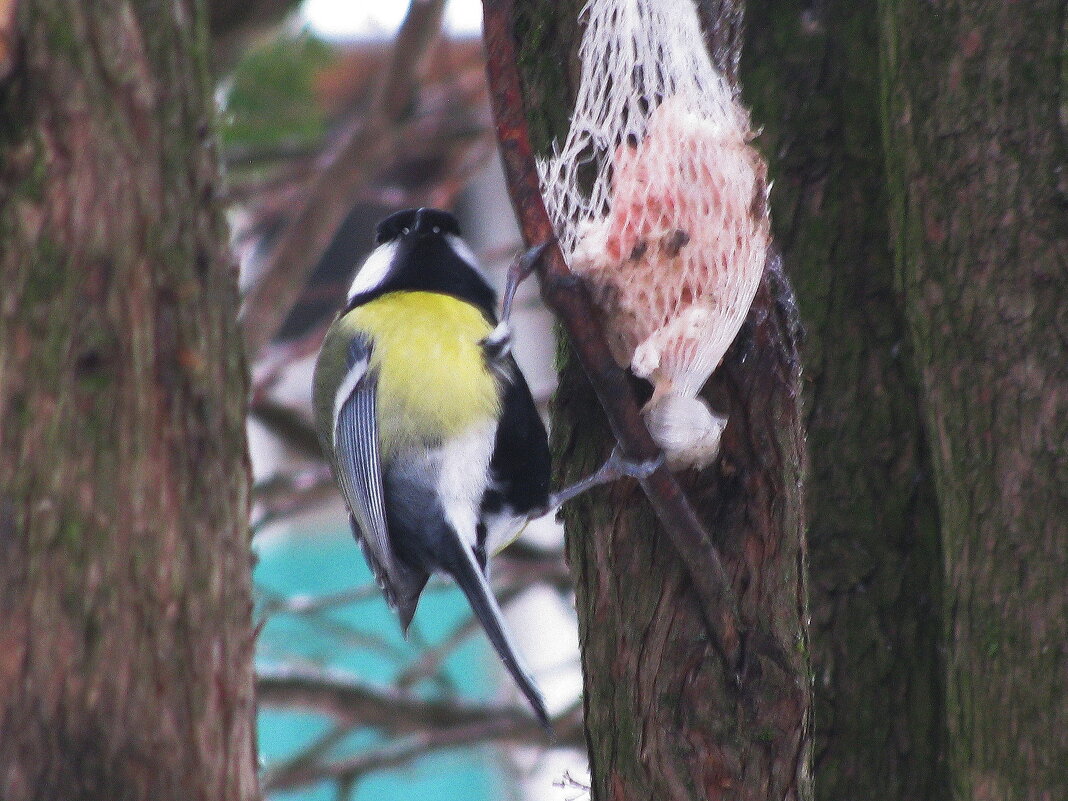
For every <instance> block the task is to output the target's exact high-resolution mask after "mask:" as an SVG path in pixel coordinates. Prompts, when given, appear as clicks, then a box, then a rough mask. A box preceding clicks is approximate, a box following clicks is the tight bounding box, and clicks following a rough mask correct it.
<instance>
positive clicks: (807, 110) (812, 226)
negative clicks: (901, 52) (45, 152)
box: [741, 0, 947, 801]
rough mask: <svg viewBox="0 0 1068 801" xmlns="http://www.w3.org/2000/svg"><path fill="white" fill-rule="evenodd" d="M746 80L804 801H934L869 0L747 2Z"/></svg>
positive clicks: (935, 548)
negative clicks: (795, 510)
mask: <svg viewBox="0 0 1068 801" xmlns="http://www.w3.org/2000/svg"><path fill="white" fill-rule="evenodd" d="M747 23H748V24H747V38H746V47H745V50H744V52H743V58H742V65H741V73H742V81H743V83H744V84H745V87H746V93H745V97H746V99H747V100H748V101H749V102H750V103H752V104H753V109H754V117H755V120H754V122H755V125H757V126H760V127H762V128H763V133H762V135H761V137H760V141H759V144H760V146H761V149H762V151H763V152H764V153H765V154H767V156H768V158H769V161H770V166H771V172H772V175H773V177H774V179H775V183H774V190H773V191H772V195H771V200H772V221H773V223H774V225H775V234H776V239H777V241H778V242H780V243H781V245H782V247H783V257H784V261H785V262H786V267H787V272H788V273H789V275H790V277H791V279H792V280H793V283H794V286H796V287H797V294H798V303H799V307H800V311H801V319H802V320H803V321H804V324H805V329H806V337H805V346H804V349H803V353H804V364H805V370H804V375H805V378H806V381H805V395H804V397H805V405H806V410H807V414H806V429H807V434H808V449H809V456H810V472H809V479H808V482H807V485H806V486H807V495H808V517H809V547H810V555H811V559H810V587H811V605H812V629H811V639H812V661H813V675H814V676H815V699H814V717H815V738H816V757H815V764H816V770H815V785H816V797H817V798H819V799H826V801H839V799H845V798H865V799H873V801H874V799H900V801H906V800H907V801H923V800H924V799H929V800H930V801H935V799H939V800H940V799H944V798H945V797H946V794H947V792H946V784H945V763H944V759H943V756H942V753H943V752H942V748H943V744H944V740H945V737H944V726H945V724H944V698H943V689H942V687H943V680H942V673H943V669H942V665H941V660H940V654H941V649H940V647H939V645H940V641H941V635H942V630H941V617H942V613H941V596H940V593H941V561H940V560H941V552H940V543H939V529H938V513H937V508H936V504H935V500H934V486H933V478H932V471H931V467H930V459H929V455H928V454H927V447H926V441H925V437H924V433H923V429H922V420H921V415H920V411H919V388H918V382H917V380H916V378H915V372H914V367H913V361H912V358H911V353H910V349H909V344H908V334H907V330H906V324H905V319H904V314H903V311H902V305H901V298H900V294H899V292H898V291H897V289H896V288H895V283H894V271H893V260H892V256H891V252H890V237H889V222H888V220H887V216H886V215H887V201H886V193H885V190H884V187H885V185H886V175H885V163H884V159H883V153H882V149H881V145H880V140H881V130H880V110H881V108H880V103H879V88H880V87H879V73H878V69H879V55H878V19H877V10H876V7H875V5H874V4H872V3H850V2H843V1H839V0H836V1H835V2H829V3H823V4H817V5H815V6H813V5H812V4H810V3H802V2H796V1H795V2H781V1H780V0H750V2H749V3H748V8H747Z"/></svg>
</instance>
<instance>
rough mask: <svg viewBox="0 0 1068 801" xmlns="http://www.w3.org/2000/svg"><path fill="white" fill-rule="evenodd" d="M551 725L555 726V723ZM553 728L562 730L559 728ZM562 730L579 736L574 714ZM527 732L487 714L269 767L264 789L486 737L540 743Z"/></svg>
mask: <svg viewBox="0 0 1068 801" xmlns="http://www.w3.org/2000/svg"><path fill="white" fill-rule="evenodd" d="M554 725H557V726H559V724H558V723H557V724H554ZM557 731H558V732H560V733H561V734H563V733H564V730H561V729H557ZM566 732H567V734H568V741H569V742H570V741H572V740H574V739H575V738H576V737H578V736H580V734H581V732H580V731H579V728H578V722H577V716H576V715H574V714H572V716H571V719H570V720H569V721H568V727H567V729H566ZM530 734H531V733H530V732H529V731H528V729H527V726H526V724H525V723H522V722H519V721H515V720H509V719H506V718H487V719H485V720H481V721H473V722H471V723H467V724H464V725H461V726H454V727H450V728H445V729H440V730H436V731H423V732H419V733H416V734H413V735H411V736H408V737H405V738H403V739H400V740H396V741H394V742H391V743H388V744H387V745H384V746H382V747H380V748H375V749H373V750H370V751H367V752H365V753H362V754H357V755H355V756H352V757H349V758H347V759H339V760H336V761H333V762H321V761H312V762H310V763H302V764H300V765H298V766H294V767H292V768H290V769H288V770H281V769H279V770H278V771H271V772H270V773H268V774H267V776H266V777H264V781H263V784H264V787H265V788H266V789H268V790H283V789H291V788H293V787H299V786H301V785H306V784H312V783H315V782H319V781H323V780H324V779H334V780H335V781H339V782H351V781H354V780H357V779H359V778H360V777H362V776H364V775H366V774H368V773H370V772H372V771H375V770H383V769H386V768H393V767H397V766H399V765H405V764H408V763H409V762H412V761H414V760H416V759H419V758H421V757H423V756H426V755H427V754H430V753H432V752H434V751H440V750H444V749H448V748H458V747H460V746H467V745H474V744H476V743H483V742H490V741H493V742H501V741H509V740H510V741H513V742H518V743H536V744H538V745H540V744H541V743H540V742H538V740H537V735H535V736H534V738H533V739H532V738H531V736H530ZM542 737H544V734H542Z"/></svg>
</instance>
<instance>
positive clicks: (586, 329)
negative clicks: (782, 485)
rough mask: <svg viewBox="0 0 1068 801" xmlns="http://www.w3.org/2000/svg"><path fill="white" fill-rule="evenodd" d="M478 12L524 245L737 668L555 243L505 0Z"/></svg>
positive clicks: (684, 526) (671, 482)
mask: <svg viewBox="0 0 1068 801" xmlns="http://www.w3.org/2000/svg"><path fill="white" fill-rule="evenodd" d="M483 11H484V16H483V30H484V35H485V42H486V56H487V59H486V60H487V64H486V68H487V74H488V78H489V88H490V103H491V104H492V107H493V116H494V119H495V121H496V127H497V141H498V142H499V143H500V148H501V157H502V161H503V164H504V172H505V177H506V179H507V182H508V191H509V194H510V195H511V197H512V205H513V206H514V207H515V211H516V216H517V217H518V219H519V224H520V229H521V230H522V232H523V239H524V240H525V242H526V244H527V246H528V247H531V246H533V245H535V244H540V243H543V242H549V241H551V242H552V244H551V245H550V247H549V248H548V249H547V250H546V251H545V255H544V257H543V258H542V259H541V260H540V263H539V264H538V266H537V272H538V278H539V281H540V284H541V294H542V297H543V298H544V300H545V304H546V305H547V306H548V307H549V308H550V309H552V311H553V312H554V313H555V314H556V316H557V317H559V318H560V320H561V322H562V323H563V325H564V328H565V329H566V330H567V334H568V338H569V339H570V341H571V346H572V348H573V349H574V351H575V355H576V356H577V357H578V359H579V362H580V363H581V364H582V367H583V369H584V370H585V372H586V375H587V376H588V377H589V379H590V383H591V384H592V386H593V388H594V391H595V392H596V393H597V397H598V398H599V400H600V402H601V406H602V407H603V408H604V411H605V414H606V415H607V417H608V423H609V425H610V427H611V429H612V433H613V434H614V435H615V438H616V441H617V442H618V443H619V447H620V450H621V451H622V453H623V455H624V456H625V457H626V458H627V459H628V460H629V461H632V462H636V463H653V462H655V461H656V460H658V459H660V460H661V464H660V467H659V468H658V469H657V470H656V471H655V472H653V473H652V474H651V475H649V476H648V477H647V478H644V479H642V480H641V481H640V483H641V486H642V489H643V490H644V491H645V495H646V497H648V499H649V503H650V504H651V505H652V507H653V510H654V511H655V512H656V515H657V517H658V518H659V519H660V522H661V523H662V524H663V526H664V530H665V532H666V533H667V535H668V537H669V539H670V540H671V542H672V544H673V545H674V547H675V549H676V551H677V552H678V554H679V556H680V557H681V559H682V562H683V564H684V565H685V567H686V570H687V573H688V574H689V577H690V581H691V583H692V584H693V587H694V590H695V592H696V593H697V596H698V599H699V601H700V604H701V611H702V614H703V616H704V621H705V626H706V628H707V629H708V632H709V635H710V637H711V638H712V642H713V643H714V644H715V646H716V647H717V649H718V650H719V652H720V654H721V655H722V656H723V658H724V659H725V661H726V663H727V666H728V669H730V670H731V671H732V672H733V671H736V670H737V669H738V667H739V665H740V662H741V659H740V656H741V623H740V619H739V614H738V601H737V598H736V597H735V594H734V590H733V588H732V587H731V583H730V579H729V578H728V576H727V572H726V570H725V569H724V567H723V563H722V561H721V560H720V557H719V553H718V552H717V551H716V548H715V546H714V545H713V544H712V541H711V539H710V537H709V536H708V534H707V533H706V532H705V530H704V527H703V526H702V524H701V521H700V520H699V519H698V517H697V515H696V513H695V512H694V511H693V508H692V507H691V506H690V503H689V501H688V500H687V499H686V496H685V494H684V493H683V491H682V488H681V487H680V486H679V483H678V482H677V481H676V480H675V477H674V476H673V475H672V473H671V471H670V470H669V469H668V468H667V467H666V466H665V465H664V464H663V461H662V455H661V453H660V449H659V448H658V447H657V445H656V443H655V442H654V441H653V438H652V436H650V434H649V430H648V429H647V428H646V427H645V423H644V421H643V420H642V417H641V413H640V411H639V409H638V404H637V402H636V401H635V399H634V396H633V394H632V392H631V390H630V387H629V385H628V383H627V379H626V374H625V373H624V371H623V370H622V368H620V367H619V366H618V365H617V364H616V362H615V359H614V358H613V357H612V354H611V352H610V351H609V349H608V345H607V344H606V342H605V338H604V333H603V332H602V330H601V327H600V325H599V323H598V322H597V317H596V315H595V314H594V313H593V306H592V304H591V302H590V299H589V295H588V293H587V291H586V288H585V286H584V285H583V284H582V282H581V281H580V280H579V279H578V278H577V277H576V276H575V274H574V273H572V272H571V270H570V268H569V267H568V266H567V263H566V261H565V260H564V255H563V253H562V252H561V250H560V247H559V246H558V244H557V243H556V241H555V234H554V231H553V227H552V223H551V222H550V221H549V215H548V214H547V213H546V211H545V205H544V202H543V201H542V196H541V189H540V185H539V180H538V173H537V169H536V167H535V163H534V151H533V148H532V147H531V144H530V138H529V136H528V133H527V123H526V117H525V113H524V109H523V95H522V89H521V84H520V79H519V72H518V69H517V66H516V53H515V44H514V42H513V39H512V2H511V0H483Z"/></svg>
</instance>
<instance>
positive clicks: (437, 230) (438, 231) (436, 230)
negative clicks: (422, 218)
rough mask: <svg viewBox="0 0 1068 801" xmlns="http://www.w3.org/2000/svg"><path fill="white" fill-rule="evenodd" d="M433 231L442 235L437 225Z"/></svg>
mask: <svg viewBox="0 0 1068 801" xmlns="http://www.w3.org/2000/svg"><path fill="white" fill-rule="evenodd" d="M433 230H434V233H435V234H440V233H441V229H440V228H438V226H436V225H435V226H434V229H433Z"/></svg>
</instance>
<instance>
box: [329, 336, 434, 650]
mask: <svg viewBox="0 0 1068 801" xmlns="http://www.w3.org/2000/svg"><path fill="white" fill-rule="evenodd" d="M358 349H359V350H358ZM353 351H357V352H353ZM369 354H370V350H369V348H368V347H367V346H366V344H363V343H361V342H358V341H354V342H353V344H352V346H350V353H349V363H350V369H351V368H355V369H359V365H360V362H363V364H364V365H366V364H367V359H368V356H369ZM376 388H377V381H376V377H375V374H374V372H373V371H372V370H369V369H368V370H366V372H365V373H364V374H363V375H362V376H361V377H360V379H359V380H358V381H357V382H356V384H355V386H354V387H353V388H352V391H351V392H350V394H349V396H348V397H347V398H346V399H345V400H344V401H342V402H341V405H340V407H339V408H338V411H337V418H336V420H335V421H334V457H335V461H336V471H337V477H338V484H339V485H340V487H341V494H342V495H344V497H345V503H346V505H347V506H348V508H349V512H350V513H351V514H350V520H351V522H352V526H353V533H354V534H355V535H356V538H357V540H358V541H359V542H360V545H361V547H362V548H363V551H364V554H365V556H366V557H367V562H368V564H370V566H371V569H372V571H373V572H374V574H375V578H376V580H377V581H378V583H379V585H380V586H381V587H382V590H383V592H384V593H385V595H386V600H387V601H389V603H390V605H392V606H393V607H394V608H395V609H397V611H398V612H399V613H400V616H401V623H402V625H403V627H404V628H405V629H407V627H408V623H410V621H411V618H412V615H413V614H414V613H415V601H417V600H418V595H419V591H420V590H421V589H422V587H423V585H424V584H425V583H426V576H425V574H422V573H421V571H413V570H412V569H411V568H409V567H408V566H407V565H405V564H403V563H401V562H399V561H398V559H397V556H396V554H395V553H394V551H393V546H392V543H391V542H390V538H389V529H388V527H387V524H386V505H385V497H384V492H383V487H382V465H381V460H380V456H379V448H378V416H377V412H376V401H375V395H376ZM415 574H418V575H415ZM413 586H415V587H416V588H415V589H414V593H413ZM413 594H414V597H413Z"/></svg>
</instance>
